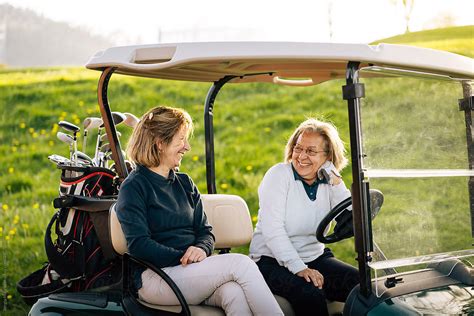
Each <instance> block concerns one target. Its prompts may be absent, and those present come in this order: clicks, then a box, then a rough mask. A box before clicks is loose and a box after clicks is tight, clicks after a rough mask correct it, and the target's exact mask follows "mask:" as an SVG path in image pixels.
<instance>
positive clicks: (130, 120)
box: [123, 112, 140, 128]
mask: <svg viewBox="0 0 474 316" xmlns="http://www.w3.org/2000/svg"><path fill="white" fill-rule="evenodd" d="M123 114H124V115H125V120H124V121H123V124H125V125H127V126H128V127H131V128H135V126H137V124H138V122H140V119H139V118H138V117H136V116H135V115H133V114H132V113H128V112H125V113H123Z"/></svg>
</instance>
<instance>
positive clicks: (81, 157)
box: [76, 151, 92, 164]
mask: <svg viewBox="0 0 474 316" xmlns="http://www.w3.org/2000/svg"><path fill="white" fill-rule="evenodd" d="M76 154H77V159H78V160H79V161H80V162H81V161H82V162H83V163H86V164H92V158H91V157H89V156H88V155H87V154H85V153H83V152H82V151H77V152H76Z"/></svg>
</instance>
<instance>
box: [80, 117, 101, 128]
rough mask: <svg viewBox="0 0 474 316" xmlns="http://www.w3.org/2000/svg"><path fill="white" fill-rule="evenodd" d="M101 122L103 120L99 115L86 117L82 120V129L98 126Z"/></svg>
mask: <svg viewBox="0 0 474 316" xmlns="http://www.w3.org/2000/svg"><path fill="white" fill-rule="evenodd" d="M102 123H103V121H102V119H101V118H100V117H86V118H85V119H84V122H83V124H84V130H87V131H88V130H90V129H93V128H98V127H99V126H101V125H102Z"/></svg>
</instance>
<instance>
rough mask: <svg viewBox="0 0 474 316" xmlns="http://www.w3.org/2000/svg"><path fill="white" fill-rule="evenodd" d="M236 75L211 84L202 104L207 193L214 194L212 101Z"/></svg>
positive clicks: (214, 168)
mask: <svg viewBox="0 0 474 316" xmlns="http://www.w3.org/2000/svg"><path fill="white" fill-rule="evenodd" d="M236 77H237V76H225V77H223V78H221V79H219V80H217V81H216V82H214V84H213V85H212V86H211V88H210V89H209V91H208V92H207V97H206V102H205V104H204V137H205V141H206V181H207V193H209V194H216V193H217V190H216V167H215V158H214V113H213V110H214V101H215V100H216V97H217V94H218V93H219V91H220V90H221V88H222V87H223V86H224V85H225V84H226V83H227V82H229V81H230V80H232V79H234V78H236Z"/></svg>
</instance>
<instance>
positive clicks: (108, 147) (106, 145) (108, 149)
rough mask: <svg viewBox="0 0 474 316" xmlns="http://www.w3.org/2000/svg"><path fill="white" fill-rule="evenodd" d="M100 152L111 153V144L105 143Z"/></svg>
mask: <svg viewBox="0 0 474 316" xmlns="http://www.w3.org/2000/svg"><path fill="white" fill-rule="evenodd" d="M100 151H101V152H103V153H106V152H108V151H110V144H109V143H105V144H103V145H102V146H100Z"/></svg>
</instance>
